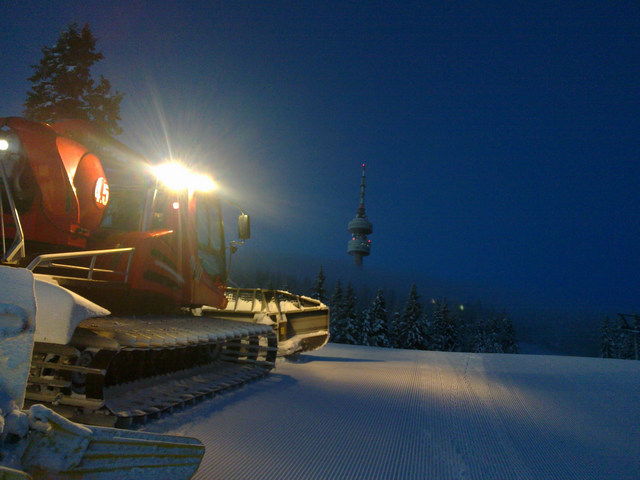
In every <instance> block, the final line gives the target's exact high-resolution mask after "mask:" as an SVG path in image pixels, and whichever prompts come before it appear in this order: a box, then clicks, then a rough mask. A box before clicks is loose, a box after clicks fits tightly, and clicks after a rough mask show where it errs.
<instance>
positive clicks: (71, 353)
mask: <svg viewBox="0 0 640 480" xmlns="http://www.w3.org/2000/svg"><path fill="white" fill-rule="evenodd" d="M0 176H2V183H1V186H0V188H1V190H2V192H1V193H2V195H1V197H0V199H1V200H2V202H1V204H0V206H2V207H3V208H2V213H1V217H0V218H1V220H2V222H1V224H2V225H1V226H2V243H3V246H2V263H4V264H8V265H13V266H17V267H22V268H27V269H29V270H31V271H33V272H34V273H36V275H35V277H36V298H37V301H38V318H37V322H36V332H35V340H36V344H35V347H34V355H33V360H32V365H31V373H30V376H29V384H28V387H27V392H26V401H27V402H32V403H42V402H44V403H47V404H51V405H54V404H55V405H54V406H53V407H52V408H55V409H56V410H57V411H59V412H60V413H62V414H64V415H67V416H69V417H70V418H76V419H80V420H82V421H85V422H86V421H90V422H94V423H107V424H112V423H113V422H114V421H119V423H120V424H122V423H125V424H126V423H129V422H131V421H132V420H136V419H137V420H143V419H145V418H146V417H148V416H149V415H156V414H158V413H160V412H162V411H166V410H170V409H171V408H173V407H174V406H176V405H180V404H183V403H184V402H189V401H192V400H194V399H195V398H197V397H199V396H203V395H210V394H212V393H214V392H216V391H218V390H220V389H223V388H228V387H230V386H233V385H236V384H239V383H242V382H246V381H249V380H251V379H254V378H257V377H261V376H263V375H265V374H266V373H267V372H268V371H269V370H270V369H271V368H273V366H274V363H275V357H276V354H277V353H278V347H280V353H284V354H290V353H295V352H300V351H307V350H313V349H316V348H320V347H321V346H323V345H324V344H325V343H326V342H327V340H328V323H329V314H328V309H327V307H326V306H325V305H323V304H322V303H321V302H318V301H316V300H313V299H310V298H308V297H303V296H297V295H292V294H290V293H288V292H283V291H271V290H269V291H265V290H259V289H227V288H226V284H227V281H228V268H227V247H229V248H230V249H234V250H235V248H236V246H237V245H238V244H239V243H242V242H244V240H246V239H247V238H249V233H250V232H249V217H248V216H247V215H246V214H244V213H241V214H240V216H239V219H238V233H239V235H238V236H239V240H240V242H231V243H230V244H229V246H227V245H226V243H225V234H224V230H223V221H222V207H221V202H220V198H219V195H218V192H217V190H216V185H215V183H214V182H213V180H212V179H211V178H210V177H208V176H206V175H203V174H196V173H194V172H190V171H189V170H187V169H186V168H184V167H183V166H180V165H178V164H176V163H170V164H164V165H159V166H153V165H152V164H151V163H150V162H149V161H148V160H147V159H146V158H144V157H143V156H141V155H139V154H137V153H136V152H134V151H133V150H131V149H129V148H128V147H126V146H125V145H123V144H122V143H120V142H119V141H117V140H115V139H113V138H111V137H109V136H108V135H106V134H104V133H102V132H101V131H99V130H97V129H95V128H93V127H92V126H91V125H90V124H88V123H86V122H83V121H77V120H69V121H62V122H58V123H55V124H52V125H47V124H43V123H37V122H30V121H27V120H24V119H22V118H16V117H10V118H2V119H0ZM43 306H44V307H43ZM132 382H133V383H132Z"/></svg>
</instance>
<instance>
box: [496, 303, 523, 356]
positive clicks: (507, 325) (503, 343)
mask: <svg viewBox="0 0 640 480" xmlns="http://www.w3.org/2000/svg"><path fill="white" fill-rule="evenodd" d="M496 326H497V329H496V330H497V333H498V341H499V342H500V348H501V349H502V351H503V352H504V353H519V351H520V349H519V348H518V341H517V339H516V329H515V327H514V326H513V321H512V320H511V317H509V315H508V314H507V313H506V312H503V313H502V314H501V315H500V317H499V318H498V320H497V322H496Z"/></svg>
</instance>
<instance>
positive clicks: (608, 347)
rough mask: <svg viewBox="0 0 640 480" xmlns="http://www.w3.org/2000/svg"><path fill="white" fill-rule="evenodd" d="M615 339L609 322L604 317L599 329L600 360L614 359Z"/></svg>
mask: <svg viewBox="0 0 640 480" xmlns="http://www.w3.org/2000/svg"><path fill="white" fill-rule="evenodd" d="M616 354H617V348H616V338H615V335H614V333H613V331H612V328H611V320H609V317H606V318H605V319H604V321H603V322H602V327H601V328H600V356H601V357H602V358H616Z"/></svg>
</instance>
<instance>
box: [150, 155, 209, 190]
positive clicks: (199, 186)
mask: <svg viewBox="0 0 640 480" xmlns="http://www.w3.org/2000/svg"><path fill="white" fill-rule="evenodd" d="M153 172H154V174H155V175H156V178H157V179H158V181H159V182H161V183H163V184H164V185H166V186H167V187H169V188H170V189H172V190H184V189H191V190H196V191H199V192H210V191H212V190H215V189H216V188H217V186H216V184H215V182H214V181H213V179H212V178H211V177H210V176H208V175H204V174H202V173H195V172H191V171H190V170H189V169H187V168H186V167H185V166H184V165H181V164H179V163H175V162H171V163H164V164H162V165H157V166H155V167H153Z"/></svg>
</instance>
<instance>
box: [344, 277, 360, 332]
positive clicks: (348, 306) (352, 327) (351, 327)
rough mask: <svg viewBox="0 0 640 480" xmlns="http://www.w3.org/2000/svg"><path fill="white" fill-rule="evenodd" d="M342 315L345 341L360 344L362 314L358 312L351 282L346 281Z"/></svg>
mask: <svg viewBox="0 0 640 480" xmlns="http://www.w3.org/2000/svg"><path fill="white" fill-rule="evenodd" d="M344 315H345V328H344V339H345V343H348V344H351V345H360V341H361V336H362V320H361V319H362V316H361V315H359V314H358V310H357V299H356V293H355V291H354V290H353V287H352V286H351V282H349V283H347V289H346V290H345V293H344Z"/></svg>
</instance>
